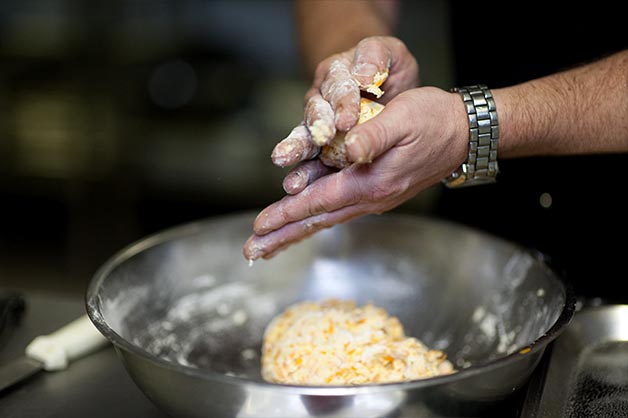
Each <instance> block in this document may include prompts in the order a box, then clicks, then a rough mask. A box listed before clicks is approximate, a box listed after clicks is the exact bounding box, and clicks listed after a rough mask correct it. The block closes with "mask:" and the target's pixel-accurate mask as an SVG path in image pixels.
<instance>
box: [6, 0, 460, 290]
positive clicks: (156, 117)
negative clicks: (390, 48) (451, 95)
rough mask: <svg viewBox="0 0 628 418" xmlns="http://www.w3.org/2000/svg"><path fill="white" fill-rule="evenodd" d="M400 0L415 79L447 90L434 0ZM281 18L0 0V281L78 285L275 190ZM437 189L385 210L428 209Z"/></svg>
mask: <svg viewBox="0 0 628 418" xmlns="http://www.w3.org/2000/svg"><path fill="white" fill-rule="evenodd" d="M401 7H402V10H401V13H400V16H401V22H400V27H399V34H400V36H401V37H402V38H403V39H406V40H407V41H408V46H409V48H410V50H411V51H413V52H414V53H415V54H416V55H417V56H420V57H421V62H420V64H421V69H422V72H421V78H422V83H423V84H425V85H435V86H439V87H443V88H449V87H450V86H451V85H452V83H451V80H452V74H451V72H452V70H451V67H452V66H451V59H452V58H451V54H450V35H449V19H448V13H449V11H448V9H447V3H446V2H441V1H437V0H431V1H406V2H404V3H402V6H401ZM410 9H412V10H410ZM292 14H293V4H292V2H291V1H270V0H258V1H254V0H252V1H240V0H230V1H227V0H224V1H190V0H176V1H175V0H172V1H166V0H150V1H143V0H90V1H87V0H45V1H22V0H2V2H0V287H13V288H18V289H20V288H21V289H26V290H46V291H51V292H56V293H64V294H66V293H67V294H77V295H78V294H82V293H83V292H84V290H85V287H86V285H87V283H88V282H89V280H90V279H91V276H92V275H93V274H94V272H95V271H96V269H97V268H98V267H99V266H100V265H101V264H102V263H103V262H104V261H105V260H106V259H107V258H108V257H110V256H111V255H112V254H113V253H114V252H116V251H117V250H119V249H121V248H122V247H124V246H126V245H127V244H129V243H131V242H133V241H135V240H137V239H139V238H141V237H143V236H145V235H147V234H150V233H153V232H156V231H159V230H161V229H163V228H167V227H170V226H174V225H177V224H180V223H183V222H188V221H193V220H196V219H200V218H204V217H209V216H214V215H219V214H224V213H229V212H234V211H243V210H257V209H261V208H262V207H264V206H266V205H267V204H269V203H271V202H272V201H274V200H276V199H279V198H280V197H281V196H283V191H282V188H281V180H282V178H283V175H284V174H285V170H281V169H279V168H277V167H275V166H273V165H272V164H271V162H270V159H269V156H270V152H271V150H272V148H273V146H274V145H275V144H276V142H277V141H279V140H280V139H282V138H283V137H285V135H286V134H287V133H288V132H289V131H290V130H291V129H292V127H293V126H294V125H295V124H297V123H299V122H300V120H301V117H302V100H303V94H304V93H305V90H306V88H307V87H308V80H307V78H306V77H305V76H304V74H303V72H302V71H301V67H300V63H299V60H298V51H297V44H296V37H295V28H294V22H293V16H292ZM417 16H418V17H420V18H421V19H422V21H421V22H417V21H416V19H417ZM437 193H438V188H434V189H433V190H428V191H426V192H425V193H423V194H421V195H419V196H418V197H417V198H415V199H413V200H412V201H410V202H408V203H407V204H406V205H404V206H403V207H402V208H400V210H409V211H416V212H429V211H430V208H431V206H430V205H431V203H432V201H433V199H434V195H435V194H437Z"/></svg>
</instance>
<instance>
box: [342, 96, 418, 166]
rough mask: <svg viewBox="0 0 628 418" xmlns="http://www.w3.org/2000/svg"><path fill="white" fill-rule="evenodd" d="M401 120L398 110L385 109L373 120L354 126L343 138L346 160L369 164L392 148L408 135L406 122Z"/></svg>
mask: <svg viewBox="0 0 628 418" xmlns="http://www.w3.org/2000/svg"><path fill="white" fill-rule="evenodd" d="M403 119H404V118H403V114H402V113H400V112H399V111H398V110H396V109H394V108H392V109H391V108H390V107H386V108H385V109H384V110H382V111H381V113H380V114H378V115H377V116H375V117H374V118H372V119H370V120H368V121H366V122H364V123H361V124H359V125H357V126H355V127H354V128H353V129H351V130H350V131H349V132H348V133H347V136H346V137H345V147H346V153H347V160H349V161H350V162H355V163H370V162H372V161H373V160H374V159H375V158H377V157H379V156H380V155H382V154H383V153H385V152H386V151H388V150H389V149H390V148H392V147H394V146H395V145H396V144H397V143H398V142H399V141H400V140H401V139H403V138H405V137H406V136H407V134H408V129H407V121H404V120H403ZM404 122H405V123H404Z"/></svg>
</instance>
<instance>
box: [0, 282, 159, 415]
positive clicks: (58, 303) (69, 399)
mask: <svg viewBox="0 0 628 418" xmlns="http://www.w3.org/2000/svg"><path fill="white" fill-rule="evenodd" d="M0 290H2V289H0ZM24 296H25V299H26V304H27V306H26V311H25V312H24V316H23V317H22V321H21V323H20V324H19V325H18V326H17V327H16V328H14V329H13V330H12V331H11V333H10V335H9V336H8V338H7V339H6V340H5V339H3V341H5V343H4V345H2V346H0V365H3V364H6V363H7V362H9V361H11V360H12V359H15V358H18V357H20V356H21V355H22V354H23V352H24V348H25V347H26V345H28V343H29V342H30V341H31V340H32V339H33V338H35V337H36V336H38V335H42V334H49V333H51V332H53V331H55V330H56V329H58V328H60V327H61V326H63V325H65V324H66V323H68V322H70V321H72V320H74V319H76V318H78V317H79V316H81V315H83V314H84V313H85V309H84V304H83V300H82V299H81V298H80V297H67V296H58V295H52V294H25V295H24ZM0 416H1V417H2V418H35V417H37V418H56V417H63V418H72V417H81V418H83V417H92V418H97V417H103V418H104V417H107V418H111V417H116V418H126V417H129V418H131V417H133V418H144V417H146V418H148V417H150V418H165V417H166V415H165V414H163V413H162V412H160V411H159V410H158V409H157V407H156V406H154V405H153V404H152V403H151V402H150V401H149V400H148V399H147V398H146V397H145V396H144V394H143V393H142V392H141V391H140V390H139V388H138V387H137V386H135V384H134V383H133V381H132V380H131V378H130V377H129V375H128V374H127V373H126V370H125V369H124V366H123V365H122V363H121V362H120V361H119V359H118V357H117V355H116V353H115V350H114V349H113V347H111V346H107V347H106V348H104V349H102V350H100V351H98V352H97V353H94V354H92V355H90V356H88V357H85V358H82V359H79V360H76V361H75V362H73V363H71V364H70V366H69V367H68V369H67V370H64V371H59V372H40V373H38V374H36V375H35V376H33V377H32V378H30V379H28V380H26V381H23V382H21V383H20V384H18V385H17V386H14V387H11V388H9V389H7V390H6V391H4V392H1V393H0Z"/></svg>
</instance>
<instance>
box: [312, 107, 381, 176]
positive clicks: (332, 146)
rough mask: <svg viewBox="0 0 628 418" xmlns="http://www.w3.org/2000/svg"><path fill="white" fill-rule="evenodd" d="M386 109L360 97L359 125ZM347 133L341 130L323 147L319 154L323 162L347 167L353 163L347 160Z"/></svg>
mask: <svg viewBox="0 0 628 418" xmlns="http://www.w3.org/2000/svg"><path fill="white" fill-rule="evenodd" d="M382 110H384V105H382V104H379V103H377V102H374V101H373V100H369V99H365V98H364V97H363V98H361V99H360V118H359V120H358V125H359V124H361V123H364V122H366V121H367V120H369V119H371V118H374V117H375V116H377V115H378V114H379V112H381V111H382ZM345 135H346V134H345V133H344V132H339V133H337V134H336V136H335V137H334V139H332V140H331V142H330V143H329V144H327V145H325V146H324V147H323V149H322V150H321V153H320V155H319V158H320V160H321V161H322V162H323V164H325V165H327V166H329V167H336V168H345V167H347V166H349V165H351V163H350V162H349V161H348V160H347V149H346V147H345Z"/></svg>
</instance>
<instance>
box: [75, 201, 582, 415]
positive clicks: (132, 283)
mask: <svg viewBox="0 0 628 418" xmlns="http://www.w3.org/2000/svg"><path fill="white" fill-rule="evenodd" d="M254 216H255V215H254V214H253V213H242V214H235V215H230V216H223V217H216V218H212V219H208V220H204V221H199V222H197V223H192V224H188V225H183V226H180V227H176V228H173V229H170V230H167V231H164V232H162V233H159V234H156V235H154V236H150V237H147V238H145V239H143V240H141V241H139V242H137V243H135V244H133V245H131V246H129V247H128V248H126V249H124V250H122V251H121V252H120V253H118V254H117V255H115V256H113V257H112V258H111V259H110V260H109V261H108V262H106V263H105V264H104V265H103V266H102V268H101V269H100V270H99V271H98V272H97V273H96V275H95V276H94V278H93V280H92V283H91V285H90V288H89V290H88V293H87V309H88V313H89V315H90V318H91V319H92V321H93V322H94V324H95V325H96V327H97V328H98V329H99V330H100V331H101V332H102V333H103V334H104V335H105V336H106V337H107V338H109V339H110V340H111V341H112V342H113V344H114V345H115V347H116V350H117V352H118V354H119V355H120V357H121V359H122V361H123V363H124V365H125V366H126V368H127V370H128V372H129V373H130V375H131V376H132V377H133V379H134V381H135V382H136V384H137V385H138V386H139V387H140V388H141V389H142V390H143V391H144V393H145V394H146V395H147V396H148V397H149V398H150V399H152V400H153V401H154V402H155V403H156V404H157V405H158V406H160V407H161V408H162V409H163V410H164V411H166V412H167V413H169V414H171V415H173V416H183V417H269V416H277V417H308V416H336V417H338V416H346V417H355V416H360V417H379V416H425V415H429V416H438V415H440V414H448V415H450V414H454V415H464V416H470V415H472V414H474V413H479V412H481V411H482V410H484V409H486V408H490V406H491V405H494V404H495V403H497V402H499V401H501V400H503V399H507V398H508V397H509V396H510V395H511V394H512V393H513V391H515V390H516V389H518V388H520V387H521V386H522V385H523V384H524V383H525V382H526V380H527V379H528V377H529V376H530V374H531V373H532V371H533V370H534V368H535V366H536V365H537V363H538V361H539V360H540V358H541V356H542V354H543V352H544V350H545V347H546V346H547V344H548V343H549V342H551V341H552V340H554V339H555V338H556V337H557V336H558V335H559V334H560V332H562V330H563V329H564V327H565V326H566V325H567V324H568V323H569V321H570V320H571V318H572V315H573V310H574V299H573V295H572V293H571V291H570V289H569V288H568V286H566V285H565V283H564V282H563V281H562V280H561V279H560V278H559V277H557V276H556V275H555V274H554V272H553V271H552V270H551V269H550V268H548V266H547V265H546V264H545V263H544V262H543V260H542V259H540V258H539V257H537V256H535V255H533V254H531V253H530V252H528V251H526V250H525V249H523V248H521V247H520V246H518V245H516V244H513V243H511V242H507V241H504V240H501V239H499V238H497V237H494V236H491V235H487V234H484V233H482V232H480V231H476V230H473V229H469V228H467V227H463V226H461V225H456V224H452V223H448V222H444V221H441V220H436V219H431V218H425V217H418V216H410V215H400V214H386V215H380V216H372V217H364V218H361V219H358V220H355V221H352V222H350V223H348V224H344V225H338V226H336V227H334V228H331V229H328V230H325V231H322V232H319V233H318V234H316V235H315V236H313V237H311V238H310V239H308V240H305V241H303V242H301V243H299V244H297V245H295V246H293V247H291V248H290V249H288V250H287V251H285V252H284V253H281V254H280V255H278V256H277V257H275V258H274V259H273V260H270V261H258V262H256V263H255V264H254V265H253V266H252V267H249V265H248V263H247V262H246V260H244V259H243V257H242V255H241V247H242V244H243V243H244V241H245V239H246V238H247V237H248V235H249V234H250V230H251V226H252V222H253V219H254ZM327 297H336V298H350V299H354V300H356V301H357V302H358V303H365V302H373V303H375V304H376V305H378V306H381V307H383V308H384V309H386V310H387V311H388V312H389V313H390V314H391V315H395V316H397V317H398V318H399V319H400V320H401V322H402V324H403V325H404V328H405V330H406V334H407V335H409V336H414V337H417V338H419V339H420V340H422V341H423V342H425V343H426V344H427V345H428V346H429V347H432V348H435V349H440V350H443V351H445V352H446V353H447V355H448V358H449V359H450V360H451V361H452V362H453V363H454V364H455V365H456V368H457V369H459V372H457V373H455V374H453V375H448V376H441V377H436V378H430V379H424V380H418V381H412V382H404V383H393V384H379V385H363V386H349V387H314V386H289V385H276V384H270V383H267V382H264V381H263V380H262V379H261V376H260V358H259V353H260V345H261V342H262V336H263V332H264V329H265V327H266V325H267V324H268V322H269V321H270V320H271V319H272V317H274V316H275V315H276V314H277V313H279V312H280V311H282V310H283V309H284V308H286V307H287V306H288V305H290V304H292V303H295V302H297V301H300V300H305V299H310V300H318V299H323V298H327Z"/></svg>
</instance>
